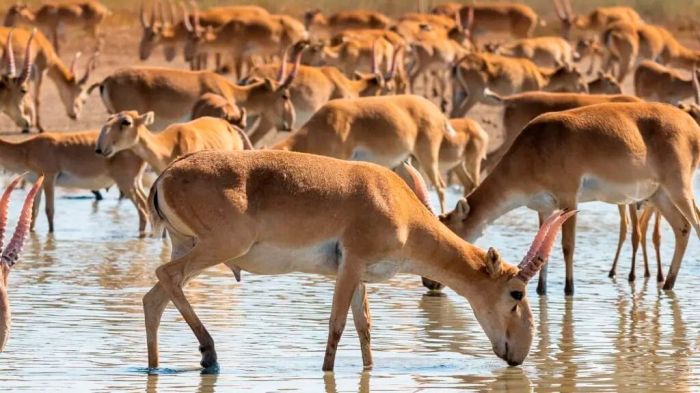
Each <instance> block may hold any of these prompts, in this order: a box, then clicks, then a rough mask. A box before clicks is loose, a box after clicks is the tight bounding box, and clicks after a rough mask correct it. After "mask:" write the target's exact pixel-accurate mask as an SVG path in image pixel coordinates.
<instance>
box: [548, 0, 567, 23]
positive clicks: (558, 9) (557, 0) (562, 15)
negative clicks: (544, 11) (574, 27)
mask: <svg viewBox="0 0 700 393" xmlns="http://www.w3.org/2000/svg"><path fill="white" fill-rule="evenodd" d="M552 3H553V4H554V12H555V13H556V14H557V16H558V17H559V19H561V20H563V21H566V20H568V19H569V18H567V16H566V12H565V11H564V7H563V6H562V4H561V0H552Z"/></svg>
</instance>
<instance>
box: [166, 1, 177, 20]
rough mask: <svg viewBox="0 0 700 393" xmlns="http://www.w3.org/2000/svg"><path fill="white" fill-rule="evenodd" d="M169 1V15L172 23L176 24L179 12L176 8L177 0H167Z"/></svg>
mask: <svg viewBox="0 0 700 393" xmlns="http://www.w3.org/2000/svg"><path fill="white" fill-rule="evenodd" d="M167 2H168V16H170V25H171V26H175V23H176V22H175V14H176V13H177V12H176V10H175V8H176V7H175V0H167Z"/></svg>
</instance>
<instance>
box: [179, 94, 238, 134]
mask: <svg viewBox="0 0 700 393" xmlns="http://www.w3.org/2000/svg"><path fill="white" fill-rule="evenodd" d="M205 116H209V117H218V118H220V119H224V120H226V121H227V122H229V123H231V124H232V125H234V126H236V127H239V128H241V129H243V130H245V129H246V126H247V125H248V120H247V119H248V116H247V112H246V110H245V109H241V108H239V107H238V105H236V104H235V103H234V102H232V101H231V100H227V99H226V98H224V97H223V96H220V95H218V94H214V93H205V94H202V96H201V97H199V99H198V100H197V102H195V103H194V106H193V107H192V115H190V118H191V119H192V120H194V119H198V118H200V117H205Z"/></svg>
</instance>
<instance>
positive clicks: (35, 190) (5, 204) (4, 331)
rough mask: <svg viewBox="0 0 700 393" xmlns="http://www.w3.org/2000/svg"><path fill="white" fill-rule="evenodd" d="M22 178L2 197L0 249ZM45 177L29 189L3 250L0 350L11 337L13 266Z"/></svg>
mask: <svg viewBox="0 0 700 393" xmlns="http://www.w3.org/2000/svg"><path fill="white" fill-rule="evenodd" d="M21 180H22V176H18V177H16V178H15V179H14V180H12V181H11V182H10V184H9V185H8V186H7V188H6V189H5V192H4V193H3V195H2V198H0V249H2V246H3V245H4V240H5V228H6V227H7V213H8V210H9V207H10V194H11V193H12V190H14V188H15V187H16V186H17V184H18V183H19V182H20V181H21ZM43 180H44V178H43V177H40V178H39V179H38V180H37V181H36V183H34V186H32V188H31V189H30V190H29V192H28V193H27V196H26V198H25V200H24V205H22V210H20V213H19V219H18V220H17V227H16V228H15V232H14V234H13V235H12V238H11V239H10V242H9V244H8V245H7V247H5V249H4V250H2V256H0V274H2V276H1V277H0V352H2V351H3V350H4V349H5V344H7V339H8V338H9V337H10V325H11V324H12V314H11V311H10V296H9V294H8V292H7V289H8V282H9V281H8V280H9V275H10V271H11V270H12V267H13V266H14V265H15V264H16V263H17V262H18V261H19V254H20V252H21V251H22V246H23V245H24V241H25V239H26V237H27V233H28V232H29V225H30V221H31V217H32V206H33V204H34V198H35V197H36V196H37V195H38V194H39V192H40V189H41V184H42V182H43Z"/></svg>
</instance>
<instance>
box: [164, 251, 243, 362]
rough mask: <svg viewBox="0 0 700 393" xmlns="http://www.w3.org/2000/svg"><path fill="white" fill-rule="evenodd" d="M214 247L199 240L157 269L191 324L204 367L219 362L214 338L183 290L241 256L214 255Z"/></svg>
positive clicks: (170, 293) (169, 292)
mask: <svg viewBox="0 0 700 393" xmlns="http://www.w3.org/2000/svg"><path fill="white" fill-rule="evenodd" d="M248 247H249V246H248ZM232 248H233V247H232ZM213 249H215V247H210V246H207V245H206V244H203V243H198V244H197V245H196V246H195V248H193V249H192V250H191V251H190V252H189V253H187V254H186V255H183V256H182V257H180V258H178V259H176V260H173V261H171V262H168V263H166V264H165V265H161V266H160V267H158V269H156V276H157V277H158V280H159V281H160V282H159V284H160V285H161V287H162V288H163V289H164V290H165V292H167V294H168V297H170V300H171V301H172V302H173V304H174V305H175V307H177V309H178V310H179V311H180V314H181V315H182V317H183V319H184V320H185V322H187V324H188V325H189V326H190V328H191V329H192V332H193V333H194V335H195V336H196V337H197V340H198V341H199V351H200V353H201V354H202V360H201V361H200V364H201V365H202V367H204V368H210V367H214V366H216V365H217V361H216V360H217V356H216V350H215V348H214V339H212V337H211V335H210V334H209V332H208V331H207V329H206V328H205V327H204V324H203V323H202V321H201V320H200V319H199V317H198V316H197V314H196V313H195V312H194V309H193V308H192V305H191V304H190V303H189V302H188V301H187V298H186V297H185V294H184V293H183V292H182V287H183V286H184V285H185V283H186V282H187V281H188V280H189V279H191V278H193V277H195V276H196V275H197V274H199V273H200V272H201V271H202V270H204V269H206V268H207V267H210V266H214V265H217V264H219V263H221V262H222V261H224V260H227V259H233V258H235V257H238V256H239V255H240V254H233V255H232V256H231V257H230V258H227V257H223V256H222V257H221V258H218V257H216V258H215V257H214V255H212V250H213ZM246 249H247V248H246Z"/></svg>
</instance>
